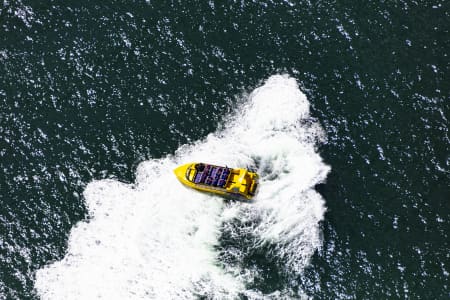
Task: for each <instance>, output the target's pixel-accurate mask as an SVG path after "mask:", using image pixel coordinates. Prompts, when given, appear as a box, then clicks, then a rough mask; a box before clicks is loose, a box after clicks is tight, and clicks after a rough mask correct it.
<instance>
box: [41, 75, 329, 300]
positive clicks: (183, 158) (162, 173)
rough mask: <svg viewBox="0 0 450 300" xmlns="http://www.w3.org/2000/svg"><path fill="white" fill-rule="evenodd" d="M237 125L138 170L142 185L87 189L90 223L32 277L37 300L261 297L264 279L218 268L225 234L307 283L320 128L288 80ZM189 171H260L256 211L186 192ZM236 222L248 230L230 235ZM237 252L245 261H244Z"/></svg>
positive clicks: (316, 238)
mask: <svg viewBox="0 0 450 300" xmlns="http://www.w3.org/2000/svg"><path fill="white" fill-rule="evenodd" d="M231 119H232V120H229V121H228V123H227V124H224V126H223V127H224V128H223V129H222V130H220V132H216V133H213V134H210V135H209V136H208V137H207V138H206V139H204V140H202V141H198V142H196V143H195V144H191V145H184V146H183V147H181V148H180V149H178V150H177V151H176V153H175V155H173V156H169V157H165V158H163V159H158V160H150V161H146V162H143V163H141V164H140V165H139V167H138V170H137V176H136V178H137V179H136V183H135V184H134V185H130V184H124V183H121V182H118V181H114V180H100V181H95V182H92V183H90V184H89V185H88V187H87V188H86V190H85V192H84V197H85V199H86V203H87V207H88V209H89V213H90V216H91V217H90V219H89V220H88V221H82V222H79V223H78V224H77V225H76V226H75V227H74V228H73V229H72V231H71V233H70V238H69V244H68V250H67V254H66V256H65V257H64V259H63V260H61V261H58V262H54V263H52V264H50V265H48V266H45V267H44V268H42V269H40V270H38V271H37V273H36V281H35V288H36V290H37V292H38V294H39V295H40V296H41V298H42V299H93V298H96V299H97V298H99V299H196V298H198V297H202V296H203V297H206V298H208V299H234V298H237V297H238V296H239V295H246V296H247V297H249V298H262V297H264V295H263V293H261V292H259V291H255V290H249V289H248V288H247V286H248V285H249V284H251V281H252V277H253V276H256V275H257V271H253V270H242V269H241V268H242V267H240V266H239V264H233V265H230V266H227V264H226V262H220V261H219V259H218V251H217V247H215V246H217V245H218V239H219V237H220V235H221V233H222V231H227V232H228V233H229V234H231V236H234V238H239V237H240V236H239V235H242V234H244V233H248V232H249V231H251V234H252V237H253V241H252V243H253V246H254V247H261V246H264V245H266V244H270V245H272V247H273V251H275V252H276V255H277V256H278V257H279V258H280V261H281V262H283V264H284V265H283V268H284V269H286V270H287V271H288V272H292V273H296V274H300V273H301V271H302V270H303V268H304V267H305V266H306V265H307V264H308V261H309V259H310V258H311V256H312V255H313V253H314V251H316V250H317V249H318V248H319V247H320V246H321V239H320V228H319V221H321V220H322V219H323V216H324V213H325V206H324V200H323V199H322V198H321V196H320V195H319V194H318V193H316V192H315V191H314V186H315V185H316V184H318V183H320V182H323V181H324V180H325V178H326V175H327V173H328V171H329V167H328V166H327V165H325V164H324V163H323V162H322V159H321V158H320V156H319V154H318V153H317V152H316V150H315V147H316V146H317V143H321V142H323V133H322V130H321V127H320V126H319V125H318V124H317V123H316V122H314V121H312V120H311V118H310V116H309V102H308V100H307V99H306V97H305V95H304V94H303V93H302V92H301V91H300V89H299V87H298V85H297V83H296V81H295V79H293V78H289V77H287V76H280V75H276V76H272V77H270V78H269V79H268V80H267V81H266V82H265V84H264V85H263V86H261V87H260V88H258V89H256V90H255V91H253V92H252V93H251V94H250V96H249V97H248V99H246V102H245V104H243V105H241V106H240V107H239V108H238V109H237V110H236V112H235V114H234V115H233V116H232V117H231ZM191 161H203V162H209V163H214V164H218V165H228V166H229V167H245V166H256V167H258V172H260V173H261V175H262V178H261V180H260V190H259V193H258V195H257V196H256V199H255V201H254V202H253V203H251V204H248V203H240V202H236V203H231V204H224V201H223V199H221V198H220V197H216V196H209V195H205V194H202V193H198V192H196V191H193V190H190V189H187V188H185V187H183V186H182V185H181V184H180V183H179V182H178V181H177V179H176V178H175V176H174V175H173V172H172V170H173V169H174V168H175V167H176V166H177V165H179V164H183V163H187V162H191ZM233 220H248V221H249V222H248V224H251V225H249V226H248V227H245V226H243V227H240V228H236V227H233V226H231V225H230V226H229V224H232V223H233ZM256 220H257V222H256ZM253 221H254V222H253ZM222 249H224V251H227V248H226V247H223V248H222ZM247 250H248V249H247ZM230 251H231V250H230ZM232 251H233V253H232V255H233V257H235V258H237V259H238V260H239V257H244V256H245V254H246V253H245V251H246V249H236V248H234V249H233V250H232ZM274 295H275V296H274ZM276 295H277V294H276V293H275V294H273V297H275V298H276ZM266 296H267V295H266Z"/></svg>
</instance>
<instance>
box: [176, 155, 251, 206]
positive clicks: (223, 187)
mask: <svg viewBox="0 0 450 300" xmlns="http://www.w3.org/2000/svg"><path fill="white" fill-rule="evenodd" d="M174 173H175V176H176V177H177V178H178V179H179V180H180V181H181V183H183V184H184V185H186V186H188V187H191V188H193V189H196V190H199V191H203V192H209V193H213V194H217V195H221V196H231V197H232V198H236V197H237V198H241V199H244V200H250V199H252V198H253V196H255V194H256V189H257V187H258V178H259V176H258V174H257V173H256V172H253V171H249V170H247V169H232V168H228V167H220V166H215V165H210V164H206V163H188V164H184V165H181V166H179V167H178V168H176V169H175V170H174Z"/></svg>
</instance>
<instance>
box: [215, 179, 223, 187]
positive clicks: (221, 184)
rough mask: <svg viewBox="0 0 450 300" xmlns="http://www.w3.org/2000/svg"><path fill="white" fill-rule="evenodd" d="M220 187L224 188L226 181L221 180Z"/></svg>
mask: <svg viewBox="0 0 450 300" xmlns="http://www.w3.org/2000/svg"><path fill="white" fill-rule="evenodd" d="M217 186H218V187H224V186H225V180H223V179H220V180H219V182H218V183H217Z"/></svg>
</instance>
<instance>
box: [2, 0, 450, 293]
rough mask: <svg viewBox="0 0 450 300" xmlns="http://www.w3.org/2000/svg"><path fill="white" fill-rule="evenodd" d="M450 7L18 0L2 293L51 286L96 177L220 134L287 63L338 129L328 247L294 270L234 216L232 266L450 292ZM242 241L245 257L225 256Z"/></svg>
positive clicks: (280, 282)
mask: <svg viewBox="0 0 450 300" xmlns="http://www.w3.org/2000/svg"><path fill="white" fill-rule="evenodd" d="M449 14H450V9H449V5H448V3H446V2H444V1H436V2H433V3H431V2H429V1H425V2H419V3H417V2H414V1H391V2H384V1H366V2H364V3H354V2H349V1H344V2H342V1H341V2H339V3H336V2H333V1H325V2H320V3H310V2H308V1H298V2H289V1H285V2H278V1H272V2H270V1H261V2H258V1H253V2H246V1H240V2H229V3H226V4H223V3H220V2H215V1H209V2H204V3H203V4H192V3H187V2H167V3H156V2H153V1H126V2H123V1H111V2H109V3H107V4H105V3H103V2H97V1H91V2H89V3H84V4H80V3H79V2H77V1H64V2H62V1H3V2H2V3H1V4H0V112H1V114H0V165H1V168H0V170H2V172H1V173H0V188H1V193H0V203H1V208H0V268H1V272H0V299H28V298H39V296H40V294H39V293H38V291H37V290H36V288H35V279H36V277H35V276H36V272H37V270H39V269H42V268H43V267H44V266H47V265H49V264H51V263H53V262H56V261H60V260H62V259H63V258H64V256H65V255H66V254H67V251H68V241H69V234H70V232H71V230H72V229H73V228H74V226H75V224H77V222H79V221H81V220H89V212H88V209H87V207H86V199H85V196H84V195H83V192H84V191H85V189H86V186H87V185H88V184H89V183H90V182H92V181H94V180H97V179H105V178H112V179H115V180H118V181H120V182H125V183H133V182H135V179H136V178H135V177H136V168H137V166H138V164H139V163H140V162H145V161H148V160H150V159H157V158H166V157H168V155H169V156H170V155H173V154H174V153H175V151H176V150H177V149H179V147H180V146H182V145H186V144H188V145H190V144H194V143H196V142H197V141H199V140H202V139H203V138H205V137H206V136H207V135H208V134H210V133H213V132H216V133H218V134H219V135H220V133H221V132H222V130H224V129H223V128H224V127H226V124H227V119H228V118H230V116H231V118H232V117H233V116H235V115H236V113H235V112H236V111H239V110H240V108H241V107H242V106H243V105H245V103H247V102H249V100H248V94H249V93H250V92H252V91H253V90H254V89H255V88H257V87H259V86H262V85H263V84H264V82H265V80H267V79H268V78H270V76H272V75H274V74H287V75H289V76H290V77H291V78H293V79H295V80H296V81H297V83H298V84H299V86H300V89H301V90H302V91H303V93H304V94H305V95H306V96H307V99H308V101H309V103H310V105H311V115H312V118H311V119H310V120H309V121H308V122H310V123H311V122H312V123H314V124H320V126H321V127H322V128H323V130H324V135H325V136H326V139H324V140H322V141H319V142H316V143H315V144H316V150H317V152H318V153H319V154H320V156H321V157H322V158H323V159H324V161H325V163H326V164H327V165H329V166H330V167H331V171H330V173H329V174H328V175H327V179H326V181H324V182H321V183H320V184H318V185H317V186H316V189H317V191H319V192H320V194H321V195H322V197H323V199H324V200H325V206H326V208H327V212H326V213H325V215H324V216H323V220H322V221H320V222H319V223H318V226H319V227H320V232H321V237H322V238H321V246H320V247H317V248H316V249H315V251H314V253H313V255H312V256H311V257H310V260H309V261H308V262H307V264H306V265H304V267H302V268H301V270H300V271H299V272H294V271H292V270H290V269H289V267H286V266H288V265H289V264H288V261H289V259H287V260H279V259H277V258H276V257H277V255H279V253H280V252H277V250H274V249H278V248H277V245H276V243H275V244H273V245H271V244H267V245H265V246H261V247H256V248H252V246H251V245H252V244H251V241H252V237H251V236H248V235H246V234H242V235H241V236H240V238H239V236H238V237H233V238H232V239H230V238H229V237H228V236H227V230H225V229H222V234H221V236H220V237H219V239H218V240H219V245H218V246H217V247H218V248H217V249H218V250H217V251H216V252H217V253H218V255H219V256H218V258H217V259H218V262H217V264H218V265H223V266H225V267H224V268H225V269H226V266H236V265H238V266H239V268H240V269H242V270H244V271H245V270H253V269H257V270H258V272H259V273H258V274H259V275H260V276H258V279H257V280H255V281H254V282H253V283H251V282H250V283H249V282H247V283H246V287H245V290H254V291H257V292H258V293H259V294H258V295H272V296H270V297H274V298H276V297H281V296H282V295H285V296H286V297H288V298H296V297H299V295H308V296H311V297H313V298H318V299H329V298H336V299H365V298H369V299H373V298H376V299H378V298H381V299H386V298H394V299H396V298H413V299H447V298H449V297H450V292H449V286H448V282H449V272H450V271H449V268H450V267H449V262H450V258H449V255H450V254H449V251H448V249H449V248H450V247H449V237H448V231H449V229H450V226H449V220H450V206H449V203H450V202H449V199H450V189H449V183H450V175H449V167H450V156H449V153H450V151H449V150H450V149H449V148H450V146H449V145H450V143H449V137H448V117H449V116H448V115H449V112H450V104H449V98H450V91H449V89H450V78H449V74H450V59H449V56H448V55H449V49H450V40H449V38H448V37H449V27H450V25H449V24H450V22H449V21H450V16H449ZM282 119H283V116H280V120H282ZM308 122H305V123H304V124H303V126H304V127H305V126H306V127H307V126H308V124H307V123H308ZM198 124H202V125H201V126H199V125H198ZM256 162H257V160H256ZM260 171H261V172H265V171H264V170H263V169H261V170H260ZM267 172H268V173H270V172H269V171H267ZM265 174H266V173H265ZM261 218H264V216H261ZM253 221H255V220H253ZM255 222H256V221H255ZM244 225H245V224H244ZM244 225H242V224H240V223H239V222H237V221H234V223H232V226H237V227H238V228H239V227H242V226H244ZM248 243H249V244H248ZM233 247H236V248H237V249H241V250H242V249H244V250H245V251H244V254H243V258H242V259H235V260H233V258H230V257H228V256H226V255H224V256H221V255H220V253H221V252H220V249H231V248H233ZM298 251H299V252H301V251H303V250H302V249H299V250H298ZM274 253H275V254H274ZM291 255H292V254H291ZM291 273H292V274H293V275H292V274H291ZM86 276H87V275H86ZM138 278H139V277H138ZM137 280H139V279H137ZM121 284H124V285H126V283H123V282H122V283H121ZM67 289H68V290H71V289H72V287H67ZM277 291H280V293H278V294H277ZM48 295H50V296H48ZM48 295H47V296H48V297H50V298H51V294H48ZM55 295H56V294H55ZM208 295H211V294H204V295H195V294H192V298H196V297H202V296H203V297H206V298H208V297H209V296H208ZM240 295H241V296H239V297H241V298H245V297H250V296H248V295H249V294H248V293H247V294H245V293H241V294H240ZM122 296H123V295H122ZM127 296H129V297H127ZM72 297H73V298H76V297H77V296H76V295H75V294H72ZM124 297H126V298H133V296H132V295H125V296H124ZM148 297H149V298H152V296H151V295H148ZM54 298H55V299H56V298H57V297H56V296H55V297H54Z"/></svg>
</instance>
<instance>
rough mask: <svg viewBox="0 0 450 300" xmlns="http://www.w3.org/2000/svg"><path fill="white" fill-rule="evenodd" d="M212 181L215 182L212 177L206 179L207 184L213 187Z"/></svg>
mask: <svg viewBox="0 0 450 300" xmlns="http://www.w3.org/2000/svg"><path fill="white" fill-rule="evenodd" d="M212 181H213V180H212V178H211V177H206V180H205V184H207V185H211V183H212Z"/></svg>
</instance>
